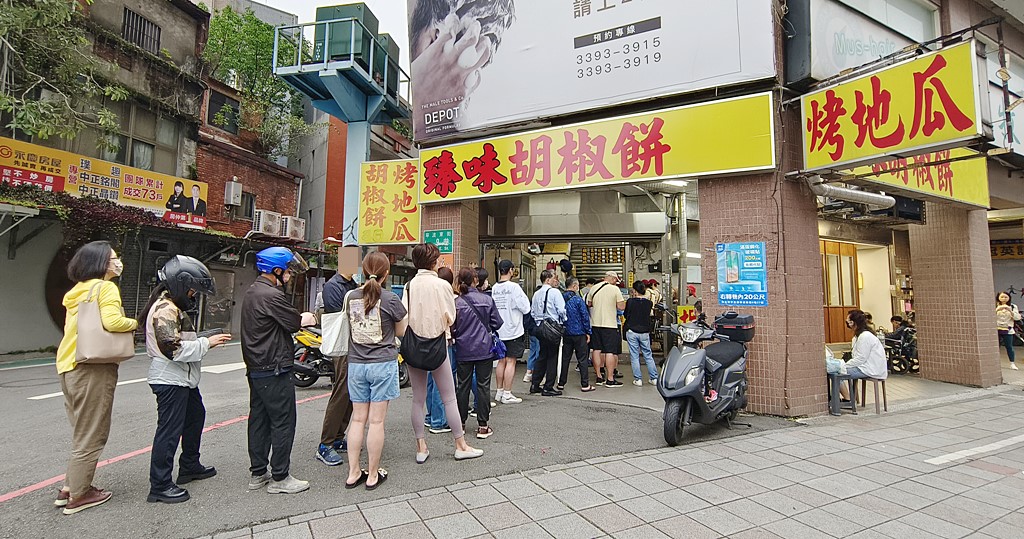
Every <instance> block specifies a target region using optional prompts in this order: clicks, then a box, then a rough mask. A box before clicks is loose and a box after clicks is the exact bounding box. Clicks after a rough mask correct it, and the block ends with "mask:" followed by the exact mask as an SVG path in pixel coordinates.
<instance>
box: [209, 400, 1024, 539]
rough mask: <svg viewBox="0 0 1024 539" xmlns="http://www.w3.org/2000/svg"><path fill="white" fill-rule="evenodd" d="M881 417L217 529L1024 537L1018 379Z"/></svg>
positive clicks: (816, 421)
mask: <svg viewBox="0 0 1024 539" xmlns="http://www.w3.org/2000/svg"><path fill="white" fill-rule="evenodd" d="M959 396H960V398H961V400H959V401H957V402H948V403H945V404H937V405H934V406H929V407H923V408H918V409H914V410H908V411H903V412H895V413H889V414H883V415H882V416H876V415H874V413H873V409H872V410H871V411H870V412H869V413H862V414H861V415H860V416H858V417H853V416H849V415H846V416H843V417H841V418H832V417H828V416H826V417H819V418H813V419H810V420H807V421H805V426H803V427H800V428H790V429H781V430H776V431H771V432H764V433H755V434H749V435H740V436H736V437H734V438H730V439H729V440H728V441H724V440H717V441H709V442H701V443H695V444H693V445H688V446H683V447H680V448H663V449H654V450H650V451H642V452H638V453H628V454H623V455H616V456H611V457H606V458H599V459H592V460H588V461H584V462H576V463H572V464H568V465H557V466H551V467H548V468H545V469H538V470H530V471H525V472H522V473H516V474H512V475H507V476H502V477H496V478H489V479H484V480H480V481H474V482H472V483H464V484H456V485H451V486H448V487H446V488H438V489H432V490H427V491H422V492H416V493H410V494H404V495H400V496H394V497H390V498H386V499H380V500H375V501H370V502H366V503H362V504H359V505H351V506H345V507H338V508H335V509H331V510H328V511H318V512H316V513H311V514H305V515H299V516H296V517H292V518H290V519H283V520H278V521H274V522H268V523H265V524H262V525H259V526H255V527H252V528H243V529H241V530H235V531H231V532H226V533H223V534H219V535H215V536H214V537H250V536H251V537H254V538H256V537H259V538H264V537H265V538H291V537H295V538H317V539H319V538H326V537H359V538H370V537H375V538H391V537H424V538H430V537H437V538H443V539H456V538H466V537H497V538H515V537H522V538H530V539H533V538H539V537H558V538H576V537H579V538H587V537H616V538H627V537H637V538H644V539H650V538H661V537H723V536H724V537H740V538H752V537H786V538H789V537H799V538H813V537H858V538H874V537H877V538H886V537H892V538H900V539H903V538H912V537H967V536H970V537H979V538H985V537H996V538H1016V537H1021V536H1022V533H1024V532H1022V531H1021V530H1022V529H1024V512H1022V508H1024V475H1022V469H1024V439H1022V441H1020V442H1018V443H1014V444H1012V445H1008V446H1007V447H1003V448H1001V449H998V450H995V451H992V452H988V453H981V454H978V455H975V456H973V457H972V458H971V460H956V461H952V462H948V463H945V464H941V465H934V464H928V463H926V462H925V461H926V460H929V459H934V458H936V457H940V456H942V455H948V454H951V453H955V452H957V451H962V450H966V449H972V448H978V447H982V446H986V445H988V444H993V443H996V444H997V445H998V442H1001V441H1005V440H1007V439H1011V438H1013V437H1015V436H1018V435H1019V434H1020V433H1022V432H1024V414H1021V413H1020V410H1021V408H1022V406H1024V393H1022V392H1021V391H1020V390H1019V387H1016V386H1000V387H999V388H994V389H990V390H974V391H971V392H968V393H961V394H960V395H959Z"/></svg>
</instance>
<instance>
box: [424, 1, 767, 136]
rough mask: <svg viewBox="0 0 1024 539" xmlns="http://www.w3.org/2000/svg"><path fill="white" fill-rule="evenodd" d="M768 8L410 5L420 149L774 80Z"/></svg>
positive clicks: (762, 4)
mask: <svg viewBox="0 0 1024 539" xmlns="http://www.w3.org/2000/svg"><path fill="white" fill-rule="evenodd" d="M773 4H774V2H770V1H768V0H715V1H713V2H708V1H706V0H551V1H547V2H541V1H538V0H458V1H456V0H448V1H441V2H438V1H433V0H408V6H409V43H410V47H411V49H412V51H411V58H412V66H411V69H412V80H415V81H416V86H415V88H414V91H413V96H412V101H413V125H414V136H415V139H416V140H417V141H418V142H423V141H427V140H430V139H436V138H441V137H453V136H456V135H458V134H459V133H463V132H468V131H474V130H479V129H484V128H488V127H496V126H502V125H510V124H515V123H521V122H524V121H530V120H535V119H538V118H550V117H554V116H560V115H565V114H570V113H574V112H579V111H584V110H592V109H598V108H602V107H608V106H613V105H621V104H623V103H629V102H632V101H639V100H643V99H650V98H653V97H660V96H665V95H672V94H678V93H683V92H690V91H695V90H701V89H706V88H714V87H720V86H727V85H730V84H737V83H741V82H748V81H752V80H759V79H766V78H771V77H773V76H775V52H774V51H775V43H774V31H773V28H772V25H773V22H774V20H775V16H774V15H773V13H772V5H773Z"/></svg>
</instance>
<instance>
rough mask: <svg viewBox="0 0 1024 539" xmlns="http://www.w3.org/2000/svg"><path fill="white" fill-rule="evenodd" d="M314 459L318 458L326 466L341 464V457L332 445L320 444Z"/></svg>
mask: <svg viewBox="0 0 1024 539" xmlns="http://www.w3.org/2000/svg"><path fill="white" fill-rule="evenodd" d="M316 460H319V461H320V462H322V463H324V464H326V465H328V466H337V465H339V464H341V461H342V458H341V455H339V454H338V452H337V451H335V450H334V446H330V445H324V444H320V447H318V448H317V450H316Z"/></svg>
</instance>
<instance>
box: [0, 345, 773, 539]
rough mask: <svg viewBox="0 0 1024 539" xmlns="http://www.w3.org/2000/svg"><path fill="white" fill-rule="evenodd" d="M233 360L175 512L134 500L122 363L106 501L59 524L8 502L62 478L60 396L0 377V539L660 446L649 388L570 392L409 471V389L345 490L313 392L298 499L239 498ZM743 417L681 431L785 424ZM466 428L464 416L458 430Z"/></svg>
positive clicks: (235, 517)
mask: <svg viewBox="0 0 1024 539" xmlns="http://www.w3.org/2000/svg"><path fill="white" fill-rule="evenodd" d="M240 361H241V356H240V354H239V349H238V346H237V345H228V346H225V347H222V348H220V349H215V350H213V351H212V352H211V353H210V355H209V356H208V357H207V360H206V361H205V362H204V365H203V366H204V374H203V381H202V385H201V386H200V388H201V390H202V392H203V397H204V400H205V402H206V407H207V419H206V424H207V426H208V427H209V426H212V425H215V424H218V423H221V422H228V424H226V425H224V426H219V427H217V428H215V429H214V430H211V431H210V432H207V433H206V434H205V435H204V436H203V448H202V455H203V457H202V460H203V463H204V464H206V465H208V466H209V465H212V466H216V467H217V470H218V472H219V474H218V475H217V477H215V478H212V479H208V480H205V481H200V482H195V483H192V484H189V485H188V489H189V491H190V493H191V494H192V499H191V500H190V501H189V502H186V503H182V504H177V505H163V504H149V503H146V494H147V493H148V490H149V481H148V473H149V453H148V450H147V448H148V446H149V445H150V444H151V443H152V437H153V432H154V428H155V424H156V405H155V400H154V397H153V395H152V393H151V391H150V389H149V386H148V385H147V384H146V383H145V381H140V382H132V381H133V380H138V379H143V378H145V376H146V370H147V369H148V361H146V360H145V359H135V360H131V361H128V362H126V363H124V364H122V366H121V369H120V377H119V379H120V381H122V382H126V381H127V382H131V383H128V384H125V385H122V386H120V387H118V389H117V393H116V398H115V403H114V416H113V424H112V428H111V433H110V440H109V442H108V443H107V446H106V449H105V451H104V453H103V455H102V457H101V458H102V459H115V462H112V463H109V464H107V465H105V466H103V467H102V468H100V469H99V470H98V472H97V475H96V480H95V484H96V485H97V486H101V487H103V488H105V489H108V490H111V491H113V492H114V497H113V499H112V500H111V501H110V502H108V503H107V504H105V505H103V506H102V507H99V508H95V509H90V510H87V511H83V512H82V513H79V514H76V515H71V516H64V515H63V514H61V512H60V511H59V510H58V509H57V508H55V507H54V506H53V505H52V502H53V498H54V496H55V494H56V492H57V489H58V488H59V487H60V485H61V484H62V483H60V482H55V483H54V484H52V485H49V486H45V487H42V488H38V489H35V490H31V491H30V492H25V493H23V494H19V495H16V496H12V495H13V494H15V493H17V492H18V491H20V490H26V489H32V488H33V487H34V486H38V485H39V484H40V483H42V482H45V481H47V480H52V479H53V478H55V477H57V476H60V475H61V474H63V473H64V471H65V465H66V462H67V454H68V452H69V450H70V440H69V438H70V427H69V426H68V424H67V418H66V416H65V413H64V409H63V408H64V401H63V397H62V396H53V397H47V395H51V394H54V393H59V392H60V385H59V381H58V378H57V376H56V374H55V370H54V367H53V366H52V365H45V366H37V367H29V368H18V369H4V370H0V406H2V409H3V410H4V413H3V414H0V425H2V427H3V433H4V442H3V444H2V446H0V500H4V499H5V498H8V499H7V500H6V501H0V511H2V514H3V518H0V537H19V538H21V537H26V538H28V537H99V536H104V537H108V538H119V537H166V538H174V537H194V536H199V535H207V534H211V533H216V532H217V531H220V530H230V529H236V528H239V527H242V526H247V525H252V524H257V523H260V522H265V521H270V520H274V519H279V518H282V517H286V516H292V515H298V514H302V513H307V512H311V511H317V510H323V509H327V508H332V507H338V506H342V505H346V504H353V503H361V502H365V501H369V500H372V499H377V498H384V497H390V496H395V495H398V494H402V493H406V492H414V491H419V490H424V489H430V488H435V487H438V486H444V485H450V484H455V483H459V482H464V481H471V480H476V479H483V478H486V477H494V476H499V475H504V474H508V473H512V472H517V471H522V470H529V469H534V468H540V467H543V466H548V465H552V464H562V463H569V462H575V461H580V460H584V459H588V458H593V457H598V456H607V455H614V454H618V453H623V452H627V451H637V450H643V449H650V448H655V447H662V446H664V441H663V439H662V438H661V412H660V406H661V399H660V397H659V396H658V394H657V391H656V390H655V388H654V387H651V386H648V385H645V386H644V387H642V388H641V387H632V386H630V385H628V384H627V385H626V386H624V387H622V388H617V389H606V388H600V389H599V391H595V392H592V393H588V394H585V395H584V394H581V393H579V391H578V389H576V388H575V386H572V385H570V388H569V389H568V390H567V396H568V397H570V398H566V397H562V398H542V397H535V398H529V397H528V398H527V399H526V400H525V401H524V402H523V403H522V404H518V405H499V406H498V407H497V408H496V409H495V410H494V411H493V412H492V417H491V425H492V426H493V428H494V429H495V434H494V436H492V437H491V438H489V439H487V440H476V439H471V441H470V443H471V445H474V446H475V447H479V448H482V449H484V450H485V451H486V454H485V455H484V457H483V458H480V459H477V460H473V461H465V462H456V461H455V460H454V459H453V458H452V452H453V444H452V440H451V436H450V435H448V434H442V435H428V436H429V438H428V443H429V444H430V448H431V458H430V460H429V461H428V462H427V463H426V464H424V465H416V464H415V461H414V458H413V457H414V447H415V445H414V440H413V435H412V431H411V427H410V421H409V414H410V409H411V401H412V391H411V390H410V389H404V390H403V391H402V396H401V397H400V398H399V399H398V400H396V401H394V402H393V403H392V407H391V409H390V410H389V412H388V418H387V423H386V427H385V432H386V434H385V436H386V441H385V449H384V466H385V467H386V468H387V469H388V470H389V471H390V472H391V476H390V479H389V480H388V483H387V484H386V485H385V486H383V487H381V488H380V489H378V490H377V491H374V492H373V493H370V492H367V491H365V490H362V489H357V490H345V489H344V488H342V483H343V481H344V475H343V474H342V470H341V468H344V467H345V466H344V465H343V466H342V467H341V468H328V467H326V466H324V465H323V464H321V463H320V462H319V461H317V460H315V458H314V451H315V448H316V445H317V443H318V441H319V436H320V425H321V422H322V419H323V413H324V408H325V407H326V404H327V399H326V395H327V394H328V393H329V391H330V388H329V386H327V385H326V384H325V383H323V382H320V383H318V384H316V385H314V386H313V387H311V388H308V389H298V391H297V398H298V399H299V400H300V401H304V402H301V404H299V408H298V410H299V413H298V429H297V434H296V440H295V446H294V448H295V449H294V451H293V454H292V474H293V475H295V476H296V477H298V478H300V479H307V480H309V481H310V482H311V488H310V490H309V491H307V492H304V493H301V494H297V495H270V494H267V493H266V491H264V490H258V491H252V492H250V491H248V490H247V489H246V484H247V481H248V477H249V472H248V466H249V465H248V455H247V452H246V438H245V426H246V422H245V421H244V420H243V419H241V418H242V417H243V416H244V415H245V414H246V413H247V412H248V389H247V386H246V382H245V378H244V374H243V373H244V371H243V370H241V369H240V368H239V367H240V365H239V362H240ZM625 370H626V371H628V367H626V369H625ZM211 371H224V372H211ZM521 372H522V368H520V373H521ZM577 380H578V379H577ZM571 383H572V382H570V384H571ZM520 386H521V387H520V388H519V391H517V393H520V394H522V393H526V388H525V384H521V383H520ZM32 397H36V398H35V399H33V398H32ZM40 397H42V398H40ZM318 397H320V398H318ZM748 419H749V420H750V422H751V423H753V425H754V427H753V429H747V428H738V429H735V430H732V431H729V430H726V429H725V428H724V426H721V425H719V426H713V427H703V426H699V427H693V428H692V429H690V430H689V431H688V434H689V435H690V436H691V437H692V438H691V439H692V440H694V441H697V440H708V439H713V438H718V437H727V436H734V435H739V434H746V433H748V432H753V431H759V430H767V429H775V428H782V427H785V426H787V425H792V423H790V422H787V421H784V420H781V419H778V418H770V417H750V418H748ZM232 420H234V422H231V421H232ZM474 426H475V422H474V420H473V419H472V418H470V421H469V427H470V428H472V427H474ZM364 459H365V456H364ZM364 462H365V460H364ZM176 473H177V472H175V474H176Z"/></svg>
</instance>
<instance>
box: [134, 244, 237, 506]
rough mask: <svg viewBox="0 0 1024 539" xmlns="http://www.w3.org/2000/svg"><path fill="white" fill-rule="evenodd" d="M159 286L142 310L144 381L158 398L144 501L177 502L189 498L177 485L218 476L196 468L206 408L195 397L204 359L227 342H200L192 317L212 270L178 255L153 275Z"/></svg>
mask: <svg viewBox="0 0 1024 539" xmlns="http://www.w3.org/2000/svg"><path fill="white" fill-rule="evenodd" d="M157 277H158V278H159V280H160V283H159V284H158V285H157V286H156V288H155V289H153V292H152V293H151V294H150V296H149V303H147V304H146V307H145V308H144V309H143V310H142V311H140V314H139V326H140V327H141V328H144V331H145V334H146V353H147V354H148V355H149V357H150V366H149V374H148V376H147V382H148V383H149V387H150V389H152V390H153V394H154V395H156V414H157V422H156V434H155V435H154V436H153V452H152V453H151V455H150V462H149V496H148V497H147V498H146V501H147V502H150V503H155V502H163V503H179V502H184V501H186V500H188V499H189V493H188V491H187V490H185V489H183V488H181V485H184V484H186V483H190V482H192V481H197V480H200V479H207V478H210V477H213V476H215V475H217V470H216V468H214V467H213V466H203V465H202V464H200V463H199V444H200V440H201V438H202V435H203V426H204V424H205V422H206V407H205V406H204V405H203V396H202V395H201V394H200V393H199V378H200V376H201V373H202V361H203V356H205V355H206V353H207V352H209V351H210V350H211V349H213V348H216V347H218V346H220V345H222V344H224V343H226V342H228V340H229V339H230V338H231V335H228V334H226V333H220V334H217V335H212V336H210V337H198V336H197V335H196V330H195V326H194V324H193V322H192V317H191V316H189V313H190V312H194V311H195V310H196V309H197V308H198V304H199V303H198V302H199V298H200V296H203V295H206V296H207V297H209V296H212V295H214V294H215V293H216V286H215V285H214V282H213V276H211V275H210V270H209V269H207V267H206V265H205V264H203V263H202V262H200V261H198V260H196V259H195V258H192V257H190V256H183V255H177V256H175V257H174V258H172V259H170V260H168V261H167V263H166V264H164V266H163V267H162V268H160V271H158V272H157ZM179 441H180V442H181V456H180V457H178V480H177V481H172V480H171V472H172V471H173V469H174V453H175V452H176V451H177V449H178V442H179Z"/></svg>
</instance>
